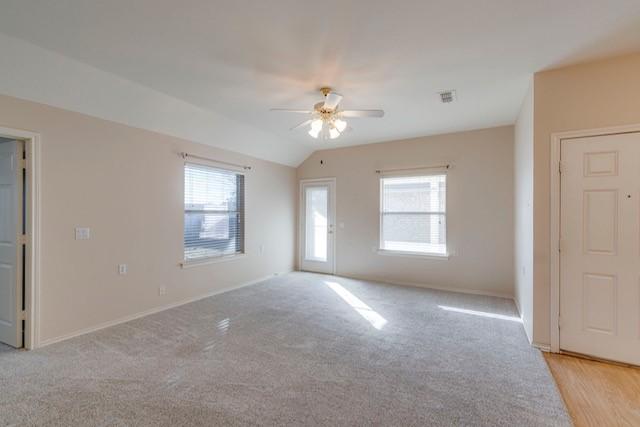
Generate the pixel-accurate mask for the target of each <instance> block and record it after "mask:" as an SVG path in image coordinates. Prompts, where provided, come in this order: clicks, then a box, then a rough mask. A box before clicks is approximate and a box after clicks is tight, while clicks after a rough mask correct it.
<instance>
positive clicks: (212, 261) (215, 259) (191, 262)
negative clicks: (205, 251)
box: [180, 253, 247, 268]
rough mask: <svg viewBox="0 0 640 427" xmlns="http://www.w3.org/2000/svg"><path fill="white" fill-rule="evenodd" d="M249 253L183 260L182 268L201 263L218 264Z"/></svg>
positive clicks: (197, 265) (196, 265)
mask: <svg viewBox="0 0 640 427" xmlns="http://www.w3.org/2000/svg"><path fill="white" fill-rule="evenodd" d="M246 256H247V254H245V253H242V254H233V255H225V256H217V257H208V258H197V259H193V260H189V261H181V262H180V267H181V268H192V267H199V266H201V265H209V264H218V263H221V262H227V261H234V260H237V259H241V258H244V257H246Z"/></svg>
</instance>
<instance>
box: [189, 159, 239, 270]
mask: <svg viewBox="0 0 640 427" xmlns="http://www.w3.org/2000/svg"><path fill="white" fill-rule="evenodd" d="M239 253H244V175H242V174H240V173H238V172H234V171H230V170H225V169H218V168H213V167H209V166H204V165H200V164H194V163H186V164H185V166H184V259H185V261H190V260H197V259H201V258H211V257H220V256H225V255H232V254H239Z"/></svg>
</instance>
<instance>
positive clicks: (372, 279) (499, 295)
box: [336, 274, 513, 300]
mask: <svg viewBox="0 0 640 427" xmlns="http://www.w3.org/2000/svg"><path fill="white" fill-rule="evenodd" d="M336 276H339V277H345V278H348V279H355V280H364V281H367V282H375V283H384V284H387V285H397V286H409V287H411V288H423V289H433V290H436V291H447V292H457V293H460V294H471V295H482V296H488V297H497V298H506V299H510V300H513V294H511V293H506V292H492V291H482V290H477V289H465V288H448V287H445V286H434V285H430V284H427V283H414V282H402V281H397V280H394V281H390V280H384V279H378V278H375V277H363V276H351V275H347V276H344V275H341V274H336Z"/></svg>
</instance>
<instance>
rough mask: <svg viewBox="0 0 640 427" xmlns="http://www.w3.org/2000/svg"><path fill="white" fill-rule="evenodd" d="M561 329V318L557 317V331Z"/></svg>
mask: <svg viewBox="0 0 640 427" xmlns="http://www.w3.org/2000/svg"><path fill="white" fill-rule="evenodd" d="M561 328H562V317H560V316H558V329H561Z"/></svg>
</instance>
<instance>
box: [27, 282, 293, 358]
mask: <svg viewBox="0 0 640 427" xmlns="http://www.w3.org/2000/svg"><path fill="white" fill-rule="evenodd" d="M287 273H290V272H283V273H274V274H271V275H269V276H264V277H260V278H258V279H255V280H250V281H248V282H244V283H241V284H239V285H234V286H229V287H226V288H222V289H217V290H215V291H212V292H207V293H206V294H202V295H198V296H195V297H190V298H186V299H183V300H180V301H176V302H172V303H169V304H165V305H161V306H159V307H154V308H151V309H149V310H145V311H141V312H138V313H135V314H130V315H128V316H124V317H120V318H118V319H114V320H110V321H108V322H103V323H99V324H97V325H95V326H90V327H88V328H84V329H80V330H77V331H74V332H71V333H68V334H64V335H61V336H58V337H54V338H49V339H46V340H44V341H41V342H39V343H37V345H36V346H35V348H40V347H45V346H47V345H51V344H55V343H57V342H60V341H65V340H68V339H71V338H75V337H78V336H80V335H85V334H89V333H91V332H96V331H99V330H100V329H105V328H109V327H111V326H115V325H119V324H121V323H126V322H129V321H131V320H135V319H139V318H141V317H145V316H149V315H151V314H155V313H159V312H161V311H165V310H169V309H171V308H175V307H179V306H181V305H185V304H189V303H191V302H195V301H199V300H201V299H204V298H209V297H212V296H214V295H219V294H223V293H225V292H229V291H233V290H236V289H240V288H244V287H245V286H251V285H255V284H256V283H260V282H263V281H265V280H267V279H270V278H272V277H274V276H277V275H281V274H287Z"/></svg>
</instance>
